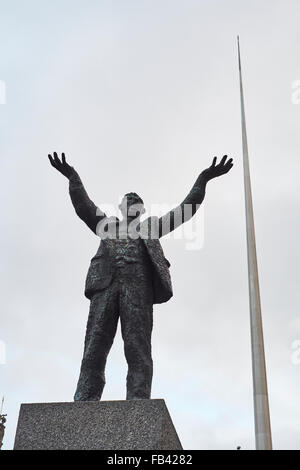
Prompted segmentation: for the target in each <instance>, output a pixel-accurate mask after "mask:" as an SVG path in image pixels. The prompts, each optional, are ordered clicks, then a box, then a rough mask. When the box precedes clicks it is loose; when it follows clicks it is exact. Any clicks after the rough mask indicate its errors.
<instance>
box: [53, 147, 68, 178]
mask: <svg viewBox="0 0 300 470" xmlns="http://www.w3.org/2000/svg"><path fill="white" fill-rule="evenodd" d="M48 158H49V160H50V163H51V165H52V166H53V167H54V168H55V169H56V170H57V171H59V172H60V173H62V174H63V175H64V176H66V178H70V176H71V175H72V173H73V172H74V168H73V167H72V166H71V165H69V164H68V163H67V162H66V157H65V154H64V153H62V154H61V161H60V159H59V158H58V156H57V153H56V152H54V153H53V157H52V155H48Z"/></svg>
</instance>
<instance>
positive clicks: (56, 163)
mask: <svg viewBox="0 0 300 470" xmlns="http://www.w3.org/2000/svg"><path fill="white" fill-rule="evenodd" d="M48 158H49V160H50V163H51V165H52V166H53V167H54V168H55V169H56V170H57V171H59V172H60V173H61V174H62V175H64V176H65V177H66V178H68V180H69V192H70V197H71V200H72V204H73V206H74V209H75V211H76V214H77V215H78V216H79V217H80V218H81V220H83V221H84V222H85V223H86V224H87V226H88V227H89V228H90V229H91V230H92V231H93V232H94V233H96V228H97V224H98V223H99V222H100V221H101V220H103V219H104V218H106V215H105V214H104V212H102V211H101V210H100V209H98V207H97V206H96V205H95V204H94V203H93V201H91V199H90V198H89V196H88V194H87V192H86V190H85V188H84V186H83V184H82V181H81V179H80V176H79V175H78V173H77V172H76V171H75V169H74V168H73V167H72V166H70V165H69V164H68V163H67V161H66V157H65V154H64V153H62V154H61V160H60V159H59V158H58V156H57V153H56V152H54V154H53V157H52V155H48Z"/></svg>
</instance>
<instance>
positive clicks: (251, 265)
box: [237, 36, 272, 450]
mask: <svg viewBox="0 0 300 470" xmlns="http://www.w3.org/2000/svg"><path fill="white" fill-rule="evenodd" d="M237 39H238V57H239V76H240V95H241V119H242V141H243V163H244V188H245V206H246V229H247V256H248V283H249V303H250V326H251V347H252V374H253V399H254V421H255V443H256V449H257V450H272V437H271V425H270V413H269V399H268V387H267V377H266V363H265V352H264V339H263V327H262V319H261V305H260V293H259V281H258V269H257V258H256V243H255V229H254V217H253V205H252V193H251V181H250V170H249V155H248V143H247V130H246V119H245V105H244V94H243V83H242V70H241V56H240V43H239V36H238V38H237Z"/></svg>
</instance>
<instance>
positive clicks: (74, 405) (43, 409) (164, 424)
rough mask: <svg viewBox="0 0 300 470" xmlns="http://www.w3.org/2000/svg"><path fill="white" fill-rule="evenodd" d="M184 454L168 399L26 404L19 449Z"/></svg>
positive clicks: (18, 441) (19, 432)
mask: <svg viewBox="0 0 300 470" xmlns="http://www.w3.org/2000/svg"><path fill="white" fill-rule="evenodd" d="M39 449H44V450H58V449H60V450H70V449H79V450H92V449H93V450H181V449H182V446H181V443H180V441H179V438H178V436H177V433H176V430H175V428H174V425H173V423H172V420H171V417H170V415H169V412H168V409H167V407H166V404H165V402H164V400H161V399H159V400H122V401H77V402H71V403H32V404H22V405H21V409H20V414H19V421H18V426H17V432H16V438H15V445H14V450H39Z"/></svg>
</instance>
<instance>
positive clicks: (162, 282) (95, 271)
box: [85, 217, 173, 304]
mask: <svg viewBox="0 0 300 470" xmlns="http://www.w3.org/2000/svg"><path fill="white" fill-rule="evenodd" d="M155 219H157V220H158V217H156V218H154V217H149V218H148V219H146V220H145V221H143V222H142V225H144V229H143V230H144V232H143V233H144V234H145V231H146V230H147V227H148V226H149V227H150V226H151V225H152V230H153V224H154V225H157V221H156V220H155ZM116 223H118V220H117V221H116ZM143 242H144V244H145V246H146V249H147V253H148V255H149V259H150V262H151V269H152V282H153V285H152V286H153V303H155V304H159V303H163V302H167V301H168V300H169V299H170V298H171V297H172V295H173V291H172V283H171V276H170V272H169V267H170V263H169V261H168V260H167V259H166V258H165V256H164V252H163V249H162V247H161V244H160V241H159V240H158V238H150V237H149V238H148V239H143ZM110 243H111V240H110V239H103V240H101V242H100V246H99V248H98V251H97V253H96V255H95V256H94V257H93V258H92V259H91V264H90V268H89V270H88V274H87V277H86V283H85V296H86V297H87V298H89V299H90V298H91V297H92V296H93V295H94V293H96V292H99V291H101V290H102V289H105V288H106V287H108V286H109V285H110V283H111V282H112V279H113V277H114V273H115V260H114V258H113V255H112V252H113V250H110V249H109V246H108V245H109V244H110Z"/></svg>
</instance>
